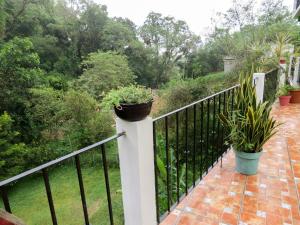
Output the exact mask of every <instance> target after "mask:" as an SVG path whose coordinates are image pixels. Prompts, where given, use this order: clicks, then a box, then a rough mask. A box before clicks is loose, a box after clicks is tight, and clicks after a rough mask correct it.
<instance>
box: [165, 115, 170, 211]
mask: <svg viewBox="0 0 300 225" xmlns="http://www.w3.org/2000/svg"><path fill="white" fill-rule="evenodd" d="M165 137H166V143H165V144H166V146H165V147H166V166H167V198H168V199H167V206H168V211H169V212H170V208H171V203H170V201H171V196H170V155H169V132H168V117H166V118H165Z"/></svg>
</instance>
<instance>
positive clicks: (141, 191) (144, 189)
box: [116, 117, 156, 225]
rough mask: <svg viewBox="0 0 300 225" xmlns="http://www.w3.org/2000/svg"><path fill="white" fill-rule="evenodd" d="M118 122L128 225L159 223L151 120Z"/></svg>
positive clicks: (125, 211)
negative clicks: (120, 135) (121, 134)
mask: <svg viewBox="0 0 300 225" xmlns="http://www.w3.org/2000/svg"><path fill="white" fill-rule="evenodd" d="M116 124H117V131H118V132H125V133H126V134H125V136H123V137H120V138H119V139H118V150H119V159H120V170H121V183H122V196H123V208H124V217H125V225H156V204H155V177H154V176H155V175H154V152H153V122H152V119H151V118H150V117H147V118H146V119H144V120H142V121H138V122H127V121H124V120H121V119H119V118H117V119H116Z"/></svg>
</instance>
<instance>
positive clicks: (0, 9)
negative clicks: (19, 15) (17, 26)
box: [0, 0, 6, 39]
mask: <svg viewBox="0 0 300 225" xmlns="http://www.w3.org/2000/svg"><path fill="white" fill-rule="evenodd" d="M5 19H6V13H5V10H4V0H0V39H1V38H2V37H3V36H4V31H5Z"/></svg>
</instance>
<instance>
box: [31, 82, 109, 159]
mask: <svg viewBox="0 0 300 225" xmlns="http://www.w3.org/2000/svg"><path fill="white" fill-rule="evenodd" d="M31 94H32V100H31V105H30V106H29V107H28V118H30V121H31V123H32V124H34V129H33V131H34V132H33V133H34V134H35V139H39V142H38V143H39V144H42V145H45V147H46V148H48V147H50V146H51V145H52V144H51V143H56V144H57V145H60V144H59V143H60V142H61V143H62V147H63V146H65V147H66V150H65V151H66V152H68V151H71V150H76V149H77V148H80V147H84V146H86V145H90V144H92V143H94V142H96V141H99V140H101V139H104V138H106V137H108V136H109V135H110V134H112V126H111V124H112V116H111V115H110V114H109V113H106V112H101V111H100V110H99V105H98V103H97V101H96V100H95V99H93V98H92V97H91V96H90V95H88V94H87V93H86V92H79V91H74V90H70V91H68V92H66V93H64V94H63V92H62V91H59V90H54V89H52V88H43V89H32V90H31ZM47 146H48V147H47ZM60 155H62V153H60Z"/></svg>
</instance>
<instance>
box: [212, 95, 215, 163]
mask: <svg viewBox="0 0 300 225" xmlns="http://www.w3.org/2000/svg"><path fill="white" fill-rule="evenodd" d="M213 101H214V106H213V128H212V143H211V145H212V146H211V147H212V148H211V166H213V165H214V162H215V158H214V151H215V148H213V146H214V144H215V126H216V98H215V96H214V97H213Z"/></svg>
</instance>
